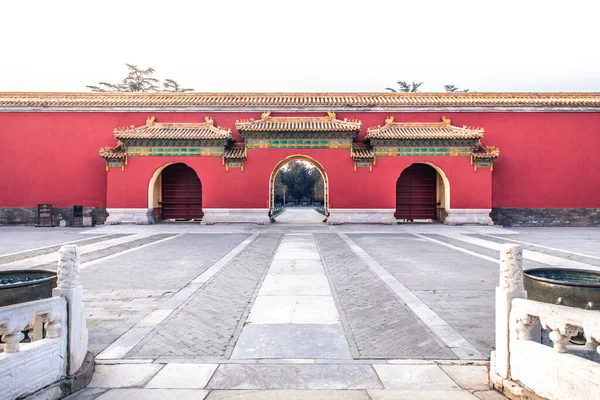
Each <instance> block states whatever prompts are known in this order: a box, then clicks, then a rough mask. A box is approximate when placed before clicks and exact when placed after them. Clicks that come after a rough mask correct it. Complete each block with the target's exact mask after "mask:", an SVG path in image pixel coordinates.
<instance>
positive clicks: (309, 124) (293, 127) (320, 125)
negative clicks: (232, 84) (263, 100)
mask: <svg viewBox="0 0 600 400" xmlns="http://www.w3.org/2000/svg"><path fill="white" fill-rule="evenodd" d="M361 124H362V123H361V122H360V121H358V120H347V119H344V120H340V119H337V118H336V115H335V113H334V112H333V111H328V112H327V116H326V117H272V116H271V112H270V111H267V112H264V113H263V114H262V117H261V119H259V120H241V121H236V123H235V127H236V128H237V130H238V131H240V132H358V131H360V127H361Z"/></svg>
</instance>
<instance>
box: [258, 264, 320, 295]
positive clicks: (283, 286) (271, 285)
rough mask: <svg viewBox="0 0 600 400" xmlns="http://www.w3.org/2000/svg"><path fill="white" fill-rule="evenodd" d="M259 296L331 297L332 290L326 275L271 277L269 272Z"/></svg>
mask: <svg viewBox="0 0 600 400" xmlns="http://www.w3.org/2000/svg"><path fill="white" fill-rule="evenodd" d="M258 295H259V296H277V295H279V296H282V295H292V296H303V295H305V296H331V289H329V282H328V281H327V278H326V277H325V276H324V275H316V274H315V275H271V271H270V270H269V274H268V275H267V276H266V277H265V280H264V281H263V284H262V286H261V288H260V291H259V292H258Z"/></svg>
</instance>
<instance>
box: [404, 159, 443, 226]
mask: <svg viewBox="0 0 600 400" xmlns="http://www.w3.org/2000/svg"><path fill="white" fill-rule="evenodd" d="M449 208H450V182H449V181H448V178H447V177H446V174H445V173H444V171H443V170H442V169H441V168H439V167H438V166H436V165H434V164H432V163H427V162H424V163H415V164H412V165H411V166H409V167H407V168H405V169H404V170H403V171H402V173H401V174H400V176H399V177H398V180H397V181H396V212H395V213H394V217H395V218H396V219H397V220H402V221H408V222H414V221H426V222H432V221H440V222H443V221H444V220H445V218H446V216H447V215H448V214H447V210H448V209H449Z"/></svg>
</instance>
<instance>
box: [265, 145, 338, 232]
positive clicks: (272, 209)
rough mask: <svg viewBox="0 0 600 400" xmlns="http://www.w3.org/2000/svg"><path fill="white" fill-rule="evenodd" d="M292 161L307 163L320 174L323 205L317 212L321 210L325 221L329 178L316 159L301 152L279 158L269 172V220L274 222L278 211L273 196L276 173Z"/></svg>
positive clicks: (327, 214) (327, 210)
mask: <svg viewBox="0 0 600 400" xmlns="http://www.w3.org/2000/svg"><path fill="white" fill-rule="evenodd" d="M294 161H302V162H306V163H309V164H310V165H311V166H312V167H314V168H315V169H316V170H317V171H318V172H319V174H320V175H321V178H322V182H323V205H322V207H321V208H320V209H319V212H321V213H322V214H323V222H327V218H328V217H329V180H328V178H327V173H326V172H325V169H324V168H323V166H322V165H321V164H320V163H319V162H318V161H316V160H315V159H313V158H312V157H309V156H306V155H302V154H296V155H293V156H288V157H286V158H284V159H283V160H281V161H280V162H278V163H277V165H276V166H275V168H274V169H273V172H271V177H270V179H269V217H270V218H271V221H272V222H275V218H276V216H277V212H278V209H277V207H276V203H275V197H276V196H275V179H276V178H277V174H278V173H279V171H280V170H281V169H282V168H283V167H285V166H286V165H287V164H289V163H291V162H294ZM284 205H285V204H284Z"/></svg>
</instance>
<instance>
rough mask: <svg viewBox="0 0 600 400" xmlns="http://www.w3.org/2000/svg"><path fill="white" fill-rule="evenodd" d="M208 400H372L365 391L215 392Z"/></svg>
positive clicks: (211, 393) (212, 392)
mask: <svg viewBox="0 0 600 400" xmlns="http://www.w3.org/2000/svg"><path fill="white" fill-rule="evenodd" d="M206 400H370V397H369V396H368V395H367V392H366V391H365V390H213V391H211V392H210V394H209V395H208V397H207V398H206Z"/></svg>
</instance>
